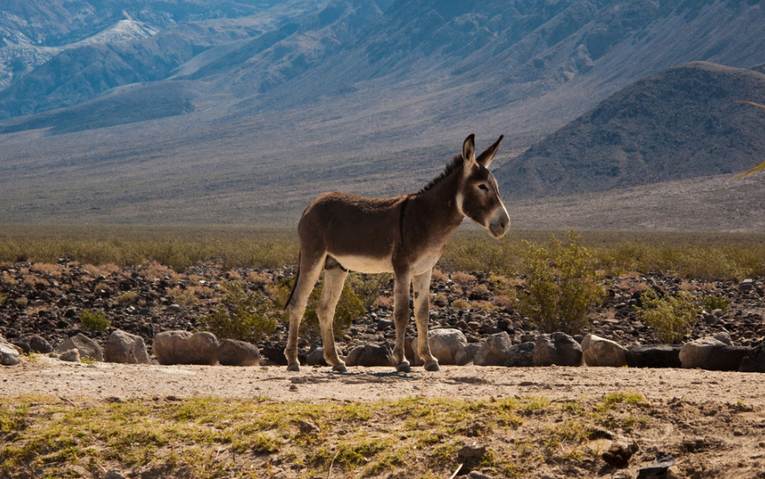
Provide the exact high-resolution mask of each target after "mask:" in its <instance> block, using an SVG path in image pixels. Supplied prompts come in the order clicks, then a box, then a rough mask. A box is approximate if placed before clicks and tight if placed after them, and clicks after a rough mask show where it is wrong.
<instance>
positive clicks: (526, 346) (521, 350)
mask: <svg viewBox="0 0 765 479" xmlns="http://www.w3.org/2000/svg"><path fill="white" fill-rule="evenodd" d="M533 365H534V343H533V342H531V341H526V342H525V343H520V344H514V345H512V346H511V347H510V350H509V351H508V352H507V360H506V361H505V366H512V367H528V366H533Z"/></svg>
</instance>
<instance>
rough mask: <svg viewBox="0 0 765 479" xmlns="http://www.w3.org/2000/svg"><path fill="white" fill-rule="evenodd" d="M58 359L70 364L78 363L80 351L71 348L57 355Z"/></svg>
mask: <svg viewBox="0 0 765 479" xmlns="http://www.w3.org/2000/svg"><path fill="white" fill-rule="evenodd" d="M58 358H59V359H60V360H62V361H67V362H70V363H79V362H80V351H79V349H76V348H72V349H69V350H67V351H63V352H62V353H59V355H58Z"/></svg>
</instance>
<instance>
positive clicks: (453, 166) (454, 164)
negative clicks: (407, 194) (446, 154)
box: [416, 155, 462, 195]
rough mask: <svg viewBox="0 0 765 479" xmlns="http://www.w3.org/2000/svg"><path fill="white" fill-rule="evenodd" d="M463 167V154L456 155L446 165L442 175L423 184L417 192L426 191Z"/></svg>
mask: <svg viewBox="0 0 765 479" xmlns="http://www.w3.org/2000/svg"><path fill="white" fill-rule="evenodd" d="M461 167H462V155H456V156H455V157H454V158H452V161H450V162H449V163H448V164H447V165H446V167H445V168H444V171H442V172H441V174H440V175H438V176H436V177H435V178H433V179H432V180H430V182H429V183H428V184H427V185H425V186H423V187H422V189H421V190H420V191H418V192H417V193H416V194H418V195H419V194H421V193H425V192H426V191H428V190H429V189H431V188H433V187H434V186H436V185H437V184H439V183H441V182H442V181H443V180H444V179H445V178H446V177H448V176H449V175H451V174H452V173H454V171H455V170H457V169H458V168H461Z"/></svg>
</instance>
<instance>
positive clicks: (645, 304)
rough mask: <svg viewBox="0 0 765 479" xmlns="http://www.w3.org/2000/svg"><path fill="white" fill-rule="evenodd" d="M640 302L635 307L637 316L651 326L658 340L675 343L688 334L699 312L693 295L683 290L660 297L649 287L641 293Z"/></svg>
mask: <svg viewBox="0 0 765 479" xmlns="http://www.w3.org/2000/svg"><path fill="white" fill-rule="evenodd" d="M641 303H642V304H641V306H640V307H639V308H636V309H637V312H638V316H639V317H640V319H641V320H642V321H643V322H644V323H645V324H647V325H648V326H650V327H651V328H653V330H654V331H655V332H656V336H657V337H658V338H659V340H661V341H664V342H666V343H677V342H679V341H680V340H682V339H683V338H684V337H685V336H686V335H688V333H690V332H691V330H692V329H693V325H694V323H695V322H696V316H697V315H698V313H699V307H698V306H697V305H696V303H695V302H694V301H693V297H692V296H691V295H690V294H688V293H686V292H685V291H681V292H680V293H678V294H677V295H676V296H669V295H666V296H664V297H663V298H662V297H659V295H658V294H657V293H656V291H655V290H653V289H649V290H647V291H646V292H644V293H643V294H642V296H641Z"/></svg>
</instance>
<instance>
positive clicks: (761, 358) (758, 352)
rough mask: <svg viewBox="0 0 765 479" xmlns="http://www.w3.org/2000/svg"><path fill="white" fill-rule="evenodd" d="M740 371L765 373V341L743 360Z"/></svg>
mask: <svg viewBox="0 0 765 479" xmlns="http://www.w3.org/2000/svg"><path fill="white" fill-rule="evenodd" d="M739 371H742V372H745V373H765V341H763V342H762V343H760V345H759V346H755V347H754V348H752V349H751V351H750V352H749V354H747V355H746V356H745V357H744V359H742V360H741V366H740V367H739Z"/></svg>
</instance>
